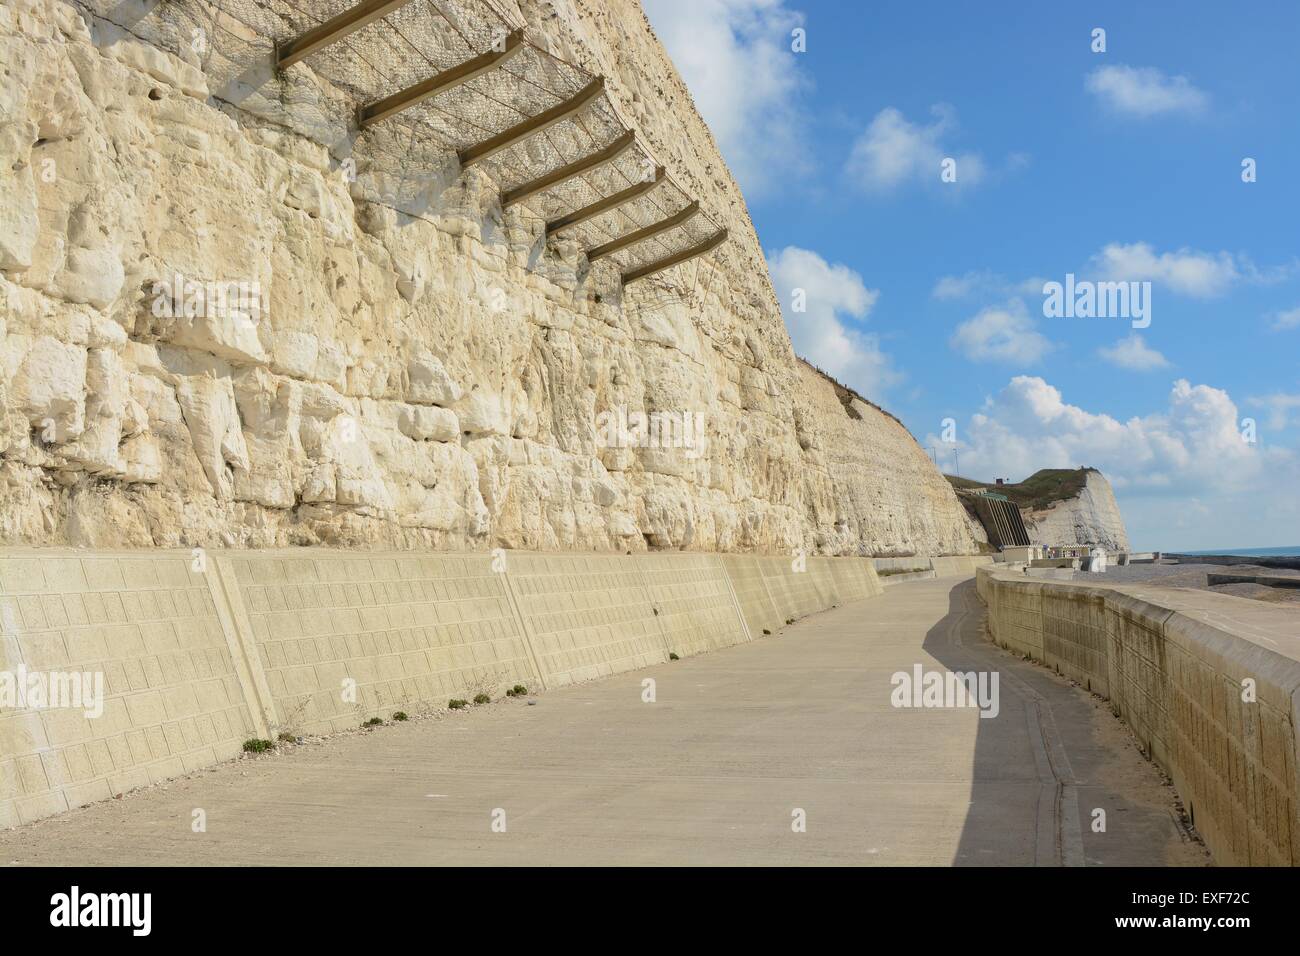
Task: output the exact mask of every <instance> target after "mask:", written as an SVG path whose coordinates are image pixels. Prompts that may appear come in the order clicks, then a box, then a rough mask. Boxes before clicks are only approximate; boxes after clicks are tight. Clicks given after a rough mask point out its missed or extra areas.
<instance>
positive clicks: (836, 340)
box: [767, 246, 902, 400]
mask: <svg viewBox="0 0 1300 956" xmlns="http://www.w3.org/2000/svg"><path fill="white" fill-rule="evenodd" d="M767 260H768V269H769V270H770V271H771V274H772V285H773V286H774V287H775V288H776V294H777V296H778V298H779V299H780V301H781V312H782V314H783V315H784V316H785V324H786V327H787V328H788V329H789V330H790V338H791V340H792V341H793V343H794V348H795V351H796V352H797V353H798V354H799V355H801V356H803V357H804V358H806V359H807V360H808V361H809V362H812V363H813V364H814V365H816V366H817V367H818V368H820V369H822V370H823V371H825V372H827V373H828V374H830V375H831V376H833V377H834V378H836V379H838V380H839V381H841V382H843V383H844V384H845V385H848V386H850V387H851V388H854V389H856V390H857V391H858V392H860V393H861V394H862V395H864V396H866V397H867V398H870V399H873V400H879V398H880V396H881V395H882V394H883V392H884V390H885V389H886V388H888V387H889V386H891V385H894V384H896V383H897V382H899V381H901V380H902V376H901V375H900V374H899V373H898V372H897V371H895V370H894V368H893V366H892V364H891V362H890V359H889V356H888V355H886V354H885V353H884V352H882V351H881V350H880V340H879V339H878V338H877V337H876V336H875V335H872V334H870V333H867V332H861V331H859V330H857V329H855V328H853V327H852V326H851V325H850V324H848V323H847V322H846V321H845V320H844V317H849V318H852V319H858V320H862V319H865V318H866V317H867V315H868V314H869V313H870V312H871V310H872V308H873V307H874V306H875V304H876V300H877V299H878V298H879V297H880V293H879V291H877V290H875V289H868V288H867V286H866V284H865V283H864V282H863V281H862V276H860V275H858V273H856V272H854V271H853V270H852V269H850V268H849V267H848V266H845V265H841V264H839V263H836V264H835V265H831V264H829V263H827V262H826V260H825V259H823V258H822V257H821V256H819V255H818V254H817V253H815V252H811V251H809V250H808V249H800V248H798V247H797V246H786V247H785V248H784V249H779V250H776V251H772V252H769V253H768V256H767ZM795 290H803V293H804V297H805V301H804V306H805V309H804V311H801V312H797V311H795V309H794V307H793V302H794V296H795Z"/></svg>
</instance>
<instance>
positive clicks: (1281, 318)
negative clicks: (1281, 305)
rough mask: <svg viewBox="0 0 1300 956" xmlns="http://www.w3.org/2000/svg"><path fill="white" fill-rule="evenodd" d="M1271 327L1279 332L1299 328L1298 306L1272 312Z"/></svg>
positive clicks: (1299, 313)
mask: <svg viewBox="0 0 1300 956" xmlns="http://www.w3.org/2000/svg"><path fill="white" fill-rule="evenodd" d="M1273 328H1274V329H1275V330H1277V331H1279V332H1282V331H1285V330H1286V329H1295V328H1300V307H1297V308H1294V309H1287V310H1286V311H1285V312H1278V313H1276V314H1274V316H1273Z"/></svg>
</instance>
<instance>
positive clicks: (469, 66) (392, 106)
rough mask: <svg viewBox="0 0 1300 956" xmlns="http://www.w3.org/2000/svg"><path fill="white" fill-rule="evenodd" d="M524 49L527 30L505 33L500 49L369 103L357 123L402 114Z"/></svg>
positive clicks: (359, 114) (366, 124)
mask: <svg viewBox="0 0 1300 956" xmlns="http://www.w3.org/2000/svg"><path fill="white" fill-rule="evenodd" d="M523 48H524V31H523V30H515V31H514V32H513V33H509V34H507V35H506V38H505V43H504V45H503V46H502V48H501V49H500V50H489V51H488V52H487V53H483V54H481V55H479V56H476V57H474V58H473V59H470V60H466V61H465V62H464V63H458V64H456V65H455V66H453V67H452V68H451V69H448V70H443V71H442V72H441V73H439V74H437V75H436V76H431V77H429V78H428V79H427V80H421V81H420V82H419V83H416V84H415V85H414V86H408V87H407V88H406V89H404V90H399V91H398V92H396V93H394V94H393V95H392V96H386V97H384V98H383V99H382V100H377V101H375V102H374V103H367V104H366V105H365V106H363V107H361V108H360V109H359V110H357V125H358V126H360V127H361V128H362V129H365V128H366V127H367V126H372V125H374V124H375V123H378V122H379V121H380V120H385V119H388V117H390V116H392V115H394V114H396V113H400V112H401V111H402V110H407V109H410V108H411V107H412V106H415V105H416V104H417V103H422V102H424V101H425V100H427V99H430V98H431V97H434V96H437V95H438V94H439V93H446V92H447V91H448V90H454V89H455V88H456V87H458V86H463V85H464V84H466V83H468V82H469V81H470V80H473V79H476V78H477V77H480V76H482V75H483V74H485V73H491V72H492V71H493V70H499V69H500V68H501V67H503V66H505V65H506V64H507V63H509V62H510V60H511V59H513V58H514V57H515V55H516V54H517V53H519V51H520V50H522V49H523Z"/></svg>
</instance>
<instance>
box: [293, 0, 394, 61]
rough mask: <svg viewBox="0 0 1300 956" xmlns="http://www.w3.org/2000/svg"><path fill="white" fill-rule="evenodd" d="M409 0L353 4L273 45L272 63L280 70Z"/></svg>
mask: <svg viewBox="0 0 1300 956" xmlns="http://www.w3.org/2000/svg"><path fill="white" fill-rule="evenodd" d="M410 2H411V0H363V2H362V3H358V4H357V5H356V6H355V7H351V8H349V9H347V10H344V11H343V12H342V13H340V14H339V15H338V16H337V17H334V18H333V19H331V20H326V21H325V22H324V23H322V24H321V25H320V26H318V27H312V28H311V29H310V30H308V31H307V32H306V33H304V34H303V35H302V36H300V37H298V38H296V39H293V40H290V41H288V42H287V43H280V44H276V48H275V65H276V68H277V69H281V70H283V69H284V68H285V67H287V66H292V65H293V64H295V63H297V62H298V61H299V60H301V59H303V58H304V57H308V56H311V55H312V54H313V53H315V52H317V51H318V50H323V49H324V48H325V47H327V46H329V45H330V44H332V43H337V42H338V41H339V40H342V39H343V38H344V37H346V36H348V35H350V34H352V33H355V32H356V31H357V30H360V29H361V28H362V27H364V26H366V25H368V24H371V23H374V22H375V21H376V20H382V19H383V18H384V17H386V16H388V15H389V14H390V13H392V12H393V11H394V10H400V9H401V8H402V7H404V6H406V5H407V4H408V3H410Z"/></svg>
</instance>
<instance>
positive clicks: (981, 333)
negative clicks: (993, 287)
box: [949, 299, 1054, 365]
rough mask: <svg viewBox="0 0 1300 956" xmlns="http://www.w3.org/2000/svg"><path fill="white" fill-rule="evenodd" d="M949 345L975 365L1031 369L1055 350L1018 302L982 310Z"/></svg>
mask: <svg viewBox="0 0 1300 956" xmlns="http://www.w3.org/2000/svg"><path fill="white" fill-rule="evenodd" d="M949 344H950V345H951V346H952V347H953V348H955V349H957V350H958V351H960V352H961V353H962V354H964V355H965V356H966V357H967V358H968V359H971V360H973V361H976V362H1011V363H1015V364H1019V365H1032V364H1033V363H1035V362H1037V361H1038V360H1039V359H1041V358H1042V357H1043V356H1044V355H1046V354H1047V353H1048V352H1050V351H1051V350H1052V349H1053V348H1054V346H1053V345H1052V343H1051V342H1050V341H1049V340H1048V338H1047V337H1046V336H1045V335H1043V334H1042V333H1041V332H1039V331H1038V329H1037V327H1036V326H1035V325H1034V320H1033V319H1032V318H1030V316H1029V312H1028V310H1027V309H1026V308H1025V304H1024V302H1022V301H1021V300H1020V299H1012V300H1011V301H1010V302H1008V303H1007V304H1006V305H1004V306H990V307H989V308H986V309H981V310H980V311H979V312H978V313H977V314H976V315H975V316H974V318H971V319H968V320H967V321H965V322H963V323H962V324H961V325H959V326H957V331H956V332H954V333H953V336H952V338H951V339H950V340H949Z"/></svg>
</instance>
